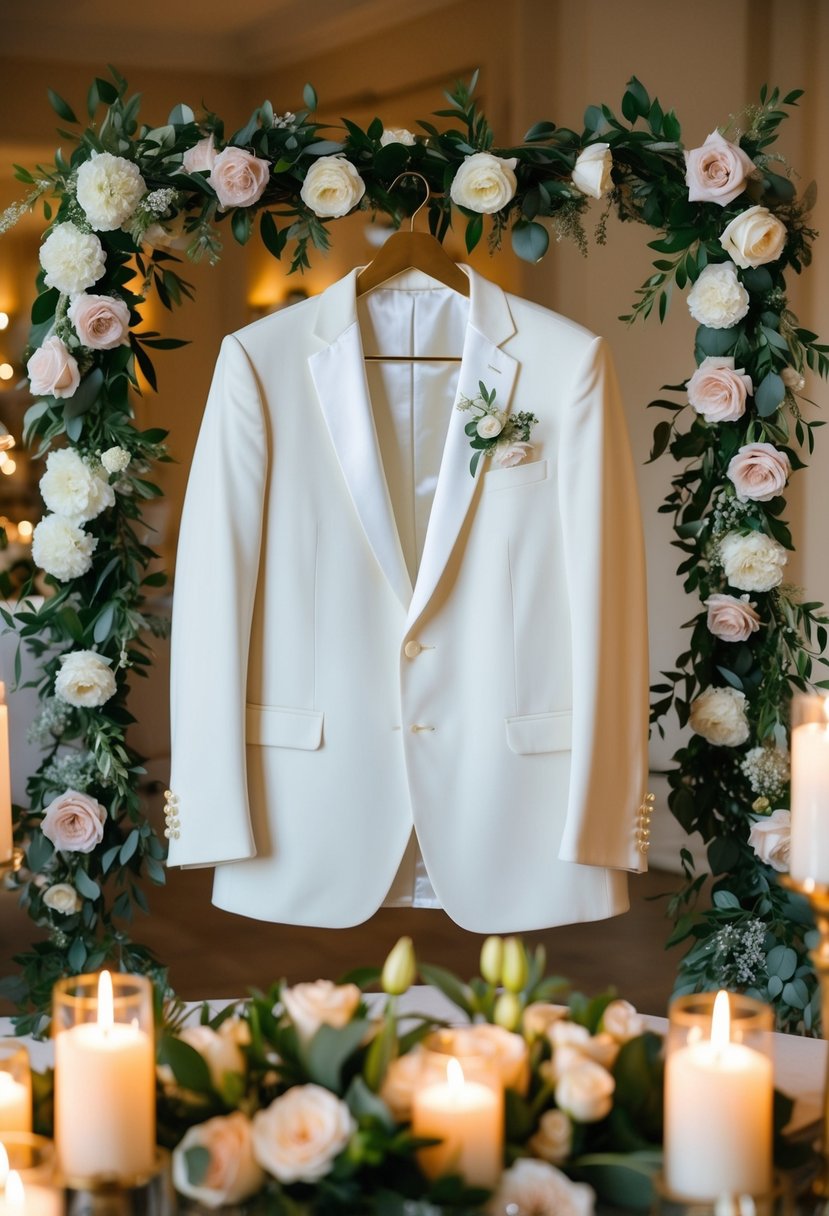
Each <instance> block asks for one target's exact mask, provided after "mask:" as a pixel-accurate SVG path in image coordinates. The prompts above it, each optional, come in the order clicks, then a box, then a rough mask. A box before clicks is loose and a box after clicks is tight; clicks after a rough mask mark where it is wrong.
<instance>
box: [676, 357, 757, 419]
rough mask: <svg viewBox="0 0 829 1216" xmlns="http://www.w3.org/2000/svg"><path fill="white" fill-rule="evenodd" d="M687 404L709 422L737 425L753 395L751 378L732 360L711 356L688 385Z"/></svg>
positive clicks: (701, 365)
mask: <svg viewBox="0 0 829 1216" xmlns="http://www.w3.org/2000/svg"><path fill="white" fill-rule="evenodd" d="M687 387H688V401H689V402H690V404H691V405H692V406H693V407H694V409H695V410H696V411H697V413H698V414H702V416H703V418H705V420H706V422H736V421H737V419H738V418H742V416H743V414H744V413H745V412H746V397H747V396H748V394H749V393H752V392H754V387H753V385H752V383H751V376H747V375H746V374H745V369H744V368H742V367H741V368H735V366H734V360H733V359H732V358H731V357H730V356H725V355H723V356H720V355H709V356H708V357H707V358H706V359H703V361H702V363H700V365H699V367H698V368H697V370H696V371H695V372H694V374H693V376H691V378H690V380H689V381H688V386H687Z"/></svg>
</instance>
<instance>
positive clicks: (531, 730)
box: [506, 709, 573, 756]
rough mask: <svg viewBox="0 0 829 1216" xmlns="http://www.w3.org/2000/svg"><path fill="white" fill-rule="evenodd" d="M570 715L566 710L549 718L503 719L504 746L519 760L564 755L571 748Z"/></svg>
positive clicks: (537, 715)
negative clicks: (540, 754) (551, 753)
mask: <svg viewBox="0 0 829 1216" xmlns="http://www.w3.org/2000/svg"><path fill="white" fill-rule="evenodd" d="M572 721H573V715H572V713H571V712H570V710H569V709H564V710H559V711H558V712H557V713H553V714H523V715H522V716H521V717H520V718H507V719H506V727H507V743H508V745H509V749H510V751H513V752H516V753H517V755H519V756H532V755H535V754H536V753H537V752H566V751H569V750H570V747H571V744H572Z"/></svg>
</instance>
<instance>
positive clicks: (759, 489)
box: [727, 443, 792, 502]
mask: <svg viewBox="0 0 829 1216" xmlns="http://www.w3.org/2000/svg"><path fill="white" fill-rule="evenodd" d="M791 471H792V466H791V463H790V461H789V458H788V456H787V455H786V453H785V452H781V451H780V450H779V449H778V448H776V447H775V446H774V444H772V443H747V444H745V445H744V446H743V447H741V448H740V449H739V450H738V451H737V452H736V454H735V455H734V456H732V458H731V460H730V462H729V465H728V470H727V473H728V477H729V479H730V480H731V481H732V482H733V483H734V489H735V490H736V491H737V497H738V498H739V500H740V502H748V501H749V499H751V500H753V501H754V502H769V500H770V499H772V498H776V497H777V495H778V494H782V492H783V490H784V489H785V487H786V482H787V481H788V480H789V476H790V474H791Z"/></svg>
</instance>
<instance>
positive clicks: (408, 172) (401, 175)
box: [389, 169, 432, 232]
mask: <svg viewBox="0 0 829 1216" xmlns="http://www.w3.org/2000/svg"><path fill="white" fill-rule="evenodd" d="M404 177H416V178H418V179H419V181H422V182H423V185H424V186H425V187H426V194H425V196H424V198H423V201H422V202H421V203H418V205H417V207H416V208H415V209H414V211H413V212H412V214H411V217H410V218H409V232H414V222H415V220H416V219H417V217H418V215H419V214H420V212H421V211H422V210H423V208H424V207H425V206H426V204H427V203H428V201H429V199H430V198H431V195H432V187H431V186H430V185H429V183H428V181H427V180H426V178H425V177H424V176H423V174H422V173H418V171H417V170H416V169H406V170H405V171H404V172H403V173H398V175H397V177H396V178H395V179H394V181H393V182H392V184H391V185H390V186H389V194H391V192H392V190H393V189H394V187H395V186H396V185H397V183H398V182H401V181H402V180H403V178H404Z"/></svg>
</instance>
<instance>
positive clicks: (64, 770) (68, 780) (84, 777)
mask: <svg viewBox="0 0 829 1216" xmlns="http://www.w3.org/2000/svg"><path fill="white" fill-rule="evenodd" d="M43 778H44V780H46V781H48V782H49V784H50V785H52V786H54V788H55V789H59V790H64V789H73V790H79V791H80V792H81V793H85V792H86V790H87V789H88V788H89V786H90V785H91V784H92V782H93V781H96V780H100V778H99V774H98V766H97V764H96V762H95V757H94V756H93V755H92V753H91V752H78V751H71V752H68V753H66V754H64V755H62V756H55V758H54V759H53V760H50V761H49V763H48V764H47V765H46V767H45V768H44V770H43ZM102 784H105V783H102Z"/></svg>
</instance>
